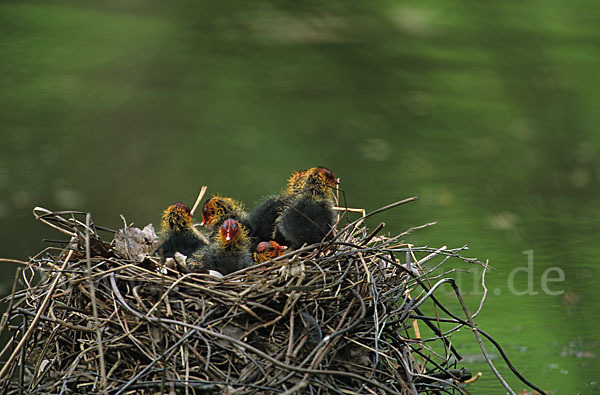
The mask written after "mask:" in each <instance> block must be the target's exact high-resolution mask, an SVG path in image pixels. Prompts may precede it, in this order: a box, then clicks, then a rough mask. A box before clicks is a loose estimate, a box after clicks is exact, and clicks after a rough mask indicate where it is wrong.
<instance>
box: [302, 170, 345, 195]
mask: <svg viewBox="0 0 600 395" xmlns="http://www.w3.org/2000/svg"><path fill="white" fill-rule="evenodd" d="M339 183H340V180H339V179H338V178H335V175H334V174H333V172H332V171H331V170H329V169H328V168H326V167H323V166H319V167H313V168H310V169H308V170H307V171H306V174H305V176H304V182H303V183H302V188H303V189H307V190H312V191H313V192H312V193H313V195H316V196H321V197H329V196H330V195H331V194H332V191H333V189H335V187H336V185H337V184H339Z"/></svg>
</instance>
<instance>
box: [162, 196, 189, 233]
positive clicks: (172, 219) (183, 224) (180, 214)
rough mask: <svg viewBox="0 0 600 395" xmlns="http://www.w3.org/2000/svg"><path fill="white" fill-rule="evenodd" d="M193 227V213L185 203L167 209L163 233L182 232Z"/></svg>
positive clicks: (163, 217) (164, 214)
mask: <svg viewBox="0 0 600 395" xmlns="http://www.w3.org/2000/svg"><path fill="white" fill-rule="evenodd" d="M191 226H192V211H191V210H190V208H189V207H188V206H186V205H185V204H183V203H179V202H178V203H175V204H172V205H170V206H169V207H167V209H166V210H165V211H164V212H163V215H162V230H163V232H180V231H182V230H184V229H186V228H190V227H191Z"/></svg>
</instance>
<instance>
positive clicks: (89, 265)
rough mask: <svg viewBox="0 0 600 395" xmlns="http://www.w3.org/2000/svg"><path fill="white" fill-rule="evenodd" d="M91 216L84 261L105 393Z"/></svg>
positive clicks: (86, 233) (86, 224)
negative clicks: (91, 239)
mask: <svg viewBox="0 0 600 395" xmlns="http://www.w3.org/2000/svg"><path fill="white" fill-rule="evenodd" d="M91 219H92V215H91V214H90V213H87V214H86V216H85V260H86V264H87V272H88V285H89V287H90V299H91V300H92V314H93V316H94V327H95V328H96V340H97V342H98V359H99V360H100V376H101V378H102V380H101V381H100V392H102V393H106V385H107V380H106V365H105V364H104V351H103V349H102V330H101V329H100V320H99V319H98V306H97V305H96V286H95V285H94V279H93V278H92V276H90V274H91V273H92V262H91V259H92V257H91V252H90V223H91Z"/></svg>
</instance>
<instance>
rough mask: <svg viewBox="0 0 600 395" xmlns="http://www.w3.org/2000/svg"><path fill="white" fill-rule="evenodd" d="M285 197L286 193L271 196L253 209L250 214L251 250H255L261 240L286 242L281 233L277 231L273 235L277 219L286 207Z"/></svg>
mask: <svg viewBox="0 0 600 395" xmlns="http://www.w3.org/2000/svg"><path fill="white" fill-rule="evenodd" d="M283 199H285V196H284V195H277V196H272V197H269V198H267V199H266V200H264V201H263V202H262V203H261V204H259V205H258V206H257V207H256V208H255V209H254V210H252V212H251V213H250V215H249V216H248V225H249V228H250V238H251V246H250V249H251V250H255V249H256V246H258V244H259V243H260V242H261V241H269V240H275V241H276V242H278V243H283V242H284V239H283V238H282V237H281V234H280V233H276V234H275V236H273V232H274V231H275V221H276V220H277V218H278V217H279V216H280V215H281V212H282V210H283V209H284V208H285V203H284V200H283Z"/></svg>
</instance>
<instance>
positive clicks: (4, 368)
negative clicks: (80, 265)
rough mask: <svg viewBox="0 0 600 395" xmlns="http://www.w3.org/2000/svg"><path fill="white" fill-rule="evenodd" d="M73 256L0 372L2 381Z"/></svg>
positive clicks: (62, 269)
mask: <svg viewBox="0 0 600 395" xmlns="http://www.w3.org/2000/svg"><path fill="white" fill-rule="evenodd" d="M71 255H73V250H70V251H69V253H68V254H67V257H66V258H65V261H64V262H63V265H62V266H61V268H60V271H59V272H57V273H56V277H54V281H52V284H51V285H50V288H49V289H48V292H47V293H46V297H44V300H43V301H42V305H41V306H40V308H39V310H38V312H37V314H36V315H35V317H34V318H33V320H32V321H31V324H30V325H29V329H27V332H25V334H24V335H23V337H22V338H21V341H20V342H19V344H17V347H16V348H15V350H14V351H13V353H12V354H11V355H10V357H9V358H8V360H7V361H6V364H5V365H4V367H3V368H2V370H0V380H2V379H3V378H4V376H5V375H6V373H7V371H8V369H9V368H10V365H11V364H12V362H13V361H14V359H15V358H16V357H17V354H18V353H19V351H20V350H21V348H23V346H24V345H25V343H26V342H27V339H29V336H31V334H32V333H33V331H35V329H36V325H37V323H38V321H39V320H40V317H41V315H42V314H43V312H44V310H46V307H48V302H49V301H50V297H51V296H52V293H54V289H55V288H56V284H58V280H60V278H61V277H62V273H63V271H64V270H65V268H66V267H67V264H68V263H69V260H70V259H71Z"/></svg>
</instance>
